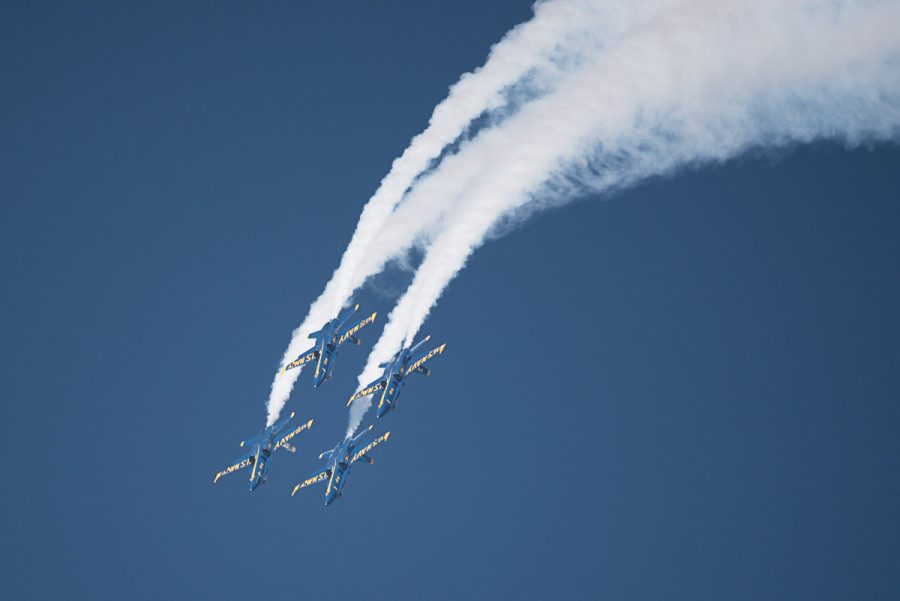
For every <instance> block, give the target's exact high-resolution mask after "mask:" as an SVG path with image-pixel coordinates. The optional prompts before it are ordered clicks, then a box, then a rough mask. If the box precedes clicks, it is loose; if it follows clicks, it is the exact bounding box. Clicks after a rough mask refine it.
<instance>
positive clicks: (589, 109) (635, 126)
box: [349, 0, 900, 431]
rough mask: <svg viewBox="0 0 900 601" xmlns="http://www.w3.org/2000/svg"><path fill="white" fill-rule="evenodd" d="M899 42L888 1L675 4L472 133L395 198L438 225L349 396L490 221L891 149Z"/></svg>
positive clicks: (400, 340)
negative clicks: (804, 156) (688, 175)
mask: <svg viewBox="0 0 900 601" xmlns="http://www.w3.org/2000/svg"><path fill="white" fill-rule="evenodd" d="M898 27H900V5H898V3H896V2H865V1H860V2H827V3H824V2H809V1H803V2H801V1H797V2H775V1H766V0H762V1H756V2H738V1H735V0H733V1H727V0H719V1H716V2H712V1H695V2H684V3H682V4H681V5H680V6H679V7H677V8H676V9H674V10H672V11H668V12H666V13H664V14H662V15H660V16H658V17H657V18H655V19H654V20H652V21H651V22H649V23H647V24H646V26H645V27H643V28H641V29H640V30H639V31H636V32H635V33H634V35H633V36H630V37H628V38H627V39H623V40H622V41H621V43H620V44H619V45H618V47H617V48H616V49H615V50H614V51H606V52H604V54H603V56H602V57H600V58H599V59H598V60H596V61H594V62H593V63H592V64H590V65H589V66H588V67H586V68H584V69H582V70H581V71H579V72H577V73H576V74H574V75H572V76H571V77H570V78H569V80H568V81H566V82H564V83H563V84H561V85H560V86H558V88H557V89H556V90H555V91H554V92H552V93H551V94H549V95H548V96H545V97H542V98H540V99H536V100H534V101H532V102H531V103H529V104H528V105H526V106H525V107H524V108H522V109H521V110H520V111H519V112H518V113H517V114H516V115H514V116H513V117H511V118H509V119H508V120H507V121H505V122H504V123H503V124H502V125H500V126H499V127H497V128H494V129H490V130H487V131H484V132H482V133H481V134H480V135H479V136H478V137H477V138H476V139H474V140H473V141H472V142H471V143H469V144H466V145H464V147H463V148H461V149H460V151H459V153H458V154H457V155H455V156H452V157H448V158H447V159H445V160H444V161H443V162H442V163H441V165H440V166H439V167H438V169H436V170H435V171H434V172H433V173H432V174H430V175H429V176H428V177H427V178H424V179H423V180H421V181H419V182H418V183H417V184H416V186H415V187H414V188H413V189H412V191H411V192H410V194H409V197H408V199H407V201H406V203H407V204H408V205H412V204H414V203H417V202H424V201H421V200H418V199H417V197H418V196H419V195H421V194H423V193H425V192H426V191H427V194H428V195H429V200H428V202H429V203H432V204H436V205H442V206H450V207H453V210H452V212H449V213H447V214H446V215H444V217H443V219H442V221H441V222H440V224H439V227H437V228H435V229H434V230H433V231H432V232H431V238H430V239H429V240H428V241H426V245H427V252H426V255H425V258H424V260H423V262H422V264H421V266H420V267H419V270H418V271H417V273H416V276H415V278H414V280H413V282H412V284H411V285H410V287H409V289H408V290H407V292H406V293H405V294H404V296H403V297H402V298H401V299H400V301H399V302H398V304H397V306H396V307H395V308H394V310H393V311H392V312H391V315H390V317H389V323H388V325H387V326H386V328H385V331H384V333H383V335H382V337H381V339H380V340H379V341H378V343H377V344H376V345H375V348H374V349H373V351H372V353H371V354H370V356H369V360H368V362H367V366H366V368H365V370H364V371H363V373H362V374H361V375H360V380H359V381H360V384H363V383H367V382H368V381H369V380H371V379H372V378H374V377H376V376H377V375H378V372H379V370H378V368H377V367H376V366H377V365H378V363H380V362H382V361H384V360H386V359H387V358H389V357H390V356H391V355H393V353H394V352H396V350H397V349H399V348H400V347H401V346H402V345H403V344H404V343H408V342H409V341H411V340H412V338H413V337H414V336H415V334H416V332H417V331H418V329H419V328H420V326H421V324H422V323H423V322H424V320H425V318H426V317H427V314H428V312H429V310H430V309H431V307H432V306H433V305H434V303H435V302H436V301H437V299H438V298H439V297H440V295H441V293H442V291H443V290H444V288H445V287H446V285H447V284H448V283H449V281H450V280H451V279H452V278H453V277H454V276H455V275H456V273H458V272H459V270H460V269H461V268H462V267H463V266H464V264H465V262H466V260H467V259H468V257H469V256H470V254H471V253H472V252H473V251H474V250H475V249H476V248H477V247H478V246H480V245H481V244H483V243H484V241H485V239H486V237H487V236H488V234H489V233H490V231H491V228H492V227H494V226H495V225H496V224H497V223H498V220H501V219H521V218H523V217H524V216H525V215H527V214H528V213H529V212H530V211H532V210H535V209H536V208H540V207H541V206H544V205H546V204H548V203H559V202H562V201H565V200H567V199H569V198H570V197H571V196H572V195H573V193H574V192H576V191H577V190H578V189H582V188H583V187H584V186H588V187H590V188H592V189H594V190H595V191H598V192H603V191H609V190H611V189H615V188H617V187H621V186H624V185H628V184H630V183H633V182H636V181H640V180H641V179H643V178H646V177H648V176H651V175H655V174H660V173H664V172H666V171H670V170H672V169H675V168H677V167H679V166H683V165H690V164H696V163H700V162H708V161H721V160H726V159H728V158H730V157H733V156H735V155H737V154H739V153H740V152H742V151H745V150H746V149H748V148H751V147H771V146H776V145H784V144H789V143H792V142H806V141H810V140H814V139H819V138H832V139H843V140H845V141H846V142H847V143H848V144H855V143H859V142H861V141H864V140H869V139H896V137H897V135H898V131H900V38H898V36H897V35H896V32H897V31H898ZM598 165H599V166H600V168H599V170H598ZM573 181H574V182H576V185H575V186H574V188H573V186H572V185H571V183H570V182H573ZM460 182H461V183H462V185H460V184H459V183H460ZM401 208H403V207H401ZM358 404H359V407H354V408H353V410H352V411H351V417H350V424H349V430H350V431H353V430H355V428H356V425H357V424H358V420H359V419H361V416H362V413H363V412H364V409H365V404H364V403H362V402H358Z"/></svg>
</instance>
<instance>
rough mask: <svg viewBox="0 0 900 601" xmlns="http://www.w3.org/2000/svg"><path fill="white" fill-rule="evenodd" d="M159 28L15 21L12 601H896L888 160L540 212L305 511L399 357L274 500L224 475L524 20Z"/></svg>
mask: <svg viewBox="0 0 900 601" xmlns="http://www.w3.org/2000/svg"><path fill="white" fill-rule="evenodd" d="M142 4H143V5H142V6H138V5H137V4H131V3H106V4H105V5H104V4H97V5H93V6H91V5H84V6H79V7H75V6H73V5H72V4H67V5H66V4H63V5H57V4H56V3H31V2H28V3H19V4H18V5H12V4H11V3H6V4H5V5H4V6H3V7H2V8H0V45H2V52H0V70H2V74H3V93H2V94H0V109H2V110H0V126H2V144H0V185H2V188H0V191H2V202H0V290H2V297H0V298H2V313H0V327H2V330H0V336H2V340H3V344H2V350H0V353H2V360H0V370H2V371H0V375H2V377H0V386H2V389H0V392H2V403H0V408H2V419H0V435H2V437H3V440H4V442H5V445H4V446H5V448H6V456H5V460H4V461H3V462H2V465H3V468H2V469H3V476H4V477H3V481H4V493H3V495H2V496H0V499H2V500H0V508H2V516H3V519H2V526H0V528H2V532H0V552H2V563H0V575H2V578H0V580H2V582H0V591H2V594H0V596H2V597H4V598H8V599H20V598H21V599H47V598H67V599H160V598H165V599H243V598H253V597H256V596H262V597H267V596H274V597H285V598H287V597H292V598H293V597H297V598H369V599H387V598H391V599H459V598H512V599H552V598H563V597H565V598H570V599H599V598H606V599H666V600H680V599H684V600H691V601H696V600H698V599H709V600H716V601H722V600H729V601H730V600H738V599H747V600H759V599H785V600H788V599H790V600H792V601H794V600H798V599H810V600H812V599H815V600H823V599H835V600H842V601H845V600H847V599H885V600H887V599H897V598H898V597H900V570H898V569H897V566H898V565H900V520H898V519H897V518H898V502H900V436H898V428H900V403H898V399H900V374H898V364H900V316H898V310H897V307H898V306H900V277H898V266H900V240H898V236H897V230H898V225H900V208H898V206H897V200H898V198H900V149H898V148H897V147H894V146H875V147H871V148H861V149H855V150H847V149H845V148H843V147H842V146H840V145H837V144H830V143H825V144H817V145H815V146H812V147H799V148H791V149H788V150H785V151H780V152H778V153H777V154H775V155H773V154H770V153H766V154H756V155H754V156H748V157H747V156H745V157H743V158H740V159H738V160H736V161H733V162H730V163H728V164H725V165H719V166H709V167H705V168H701V169H696V170H693V171H690V172H680V173H678V174H676V175H675V176H673V177H669V178H665V179H658V180H654V181H651V182H647V183H645V184H643V185H641V186H640V187H638V188H636V189H633V190H630V191H627V192H625V193H620V194H617V195H615V196H614V197H611V198H604V199H584V200H582V201H580V202H578V203H574V204H571V205H569V206H567V207H565V208H562V209H557V210H553V211H550V212H547V213H544V214H541V215H538V216H537V217H536V218H535V219H533V220H531V221H530V222H528V223H527V224H526V225H525V226H523V227H521V228H519V229H517V230H516V231H514V232H512V233H510V234H509V235H507V236H506V237H504V238H502V239H500V240H496V241H493V242H490V243H489V244H488V245H487V246H485V247H484V248H483V249H481V250H480V251H478V252H477V253H476V254H475V256H474V257H473V259H472V261H471V262H470V264H469V265H468V267H467V268H466V270H465V271H464V272H463V273H462V274H461V276H460V277H459V278H458V279H457V280H455V281H454V282H453V283H452V284H451V286H450V288H449V289H448V290H447V293H446V294H445V296H444V297H443V299H442V300H441V302H440V304H439V305H438V307H437V308H436V310H435V311H434V312H433V314H432V316H431V318H430V319H429V321H428V322H427V324H426V326H425V330H424V331H425V332H430V333H431V334H432V335H433V336H434V338H435V339H436V340H438V341H446V342H447V343H448V345H447V350H446V352H445V353H444V355H443V356H441V357H440V358H439V359H437V360H435V361H434V362H433V366H432V367H433V372H434V373H433V374H432V376H431V377H430V378H428V379H425V378H419V379H417V380H415V381H414V382H413V383H411V384H410V385H408V386H407V387H406V388H405V390H404V393H403V396H402V398H401V404H400V408H399V409H398V410H397V411H396V412H394V413H393V414H391V415H389V416H388V417H385V418H383V419H381V420H378V423H377V424H376V427H377V430H378V431H383V430H386V429H390V430H391V432H392V436H391V439H390V442H389V443H388V444H387V445H385V446H384V447H381V448H379V449H378V450H377V451H376V453H375V454H376V464H375V465H374V466H371V467H370V466H367V465H358V466H356V467H355V469H354V470H353V473H352V475H351V477H350V481H349V485H348V488H347V493H346V495H345V497H344V498H343V499H341V500H340V501H339V502H338V503H336V504H335V505H333V506H331V507H328V508H327V509H326V508H324V507H323V506H322V505H323V500H324V499H323V496H322V493H323V491H322V490H320V489H313V490H309V491H302V492H303V493H305V494H298V496H295V497H293V498H292V497H291V496H290V492H291V489H292V488H293V486H294V484H295V483H296V482H298V481H300V480H302V479H303V478H305V477H306V476H307V475H308V474H309V473H310V472H312V471H314V470H315V469H318V467H319V465H320V463H319V461H318V460H317V459H316V455H317V454H318V453H319V452H321V451H322V450H324V449H327V448H330V447H331V446H333V445H334V443H336V442H337V441H338V440H339V439H340V438H341V437H342V436H343V433H344V430H345V428H346V419H347V418H346V410H345V408H344V403H343V401H344V399H346V397H347V396H348V395H349V394H350V393H352V392H353V390H354V387H355V384H356V375H357V373H358V372H359V370H360V369H361V367H362V365H363V363H364V361H365V357H366V354H367V352H368V350H369V348H370V346H371V344H372V343H373V342H374V340H375V338H376V337H377V334H378V333H379V331H380V326H376V327H375V328H372V329H368V330H367V331H365V333H364V342H363V346H362V348H359V349H357V348H350V349H348V350H346V351H344V352H343V353H342V354H341V355H340V357H339V361H338V364H337V369H336V373H335V379H334V381H332V382H330V383H328V384H327V385H326V386H324V387H322V388H321V389H319V390H313V388H312V384H311V381H310V374H304V375H303V376H302V377H301V380H300V382H299V383H298V385H297V387H296V388H295V390H294V394H293V396H292V397H291V399H290V401H289V403H288V406H287V410H293V411H296V412H297V414H298V417H300V418H303V419H306V418H308V417H313V418H315V420H316V421H315V425H314V427H313V429H312V431H311V432H309V433H304V434H302V435H301V437H299V438H298V439H297V445H296V446H297V448H298V453H297V454H296V455H289V454H279V456H276V457H275V460H274V461H273V463H272V471H271V474H270V478H269V482H268V483H267V484H266V485H265V486H264V487H262V488H261V489H260V490H259V491H257V492H255V493H253V494H252V495H251V494H248V492H247V488H248V482H247V481H246V478H245V477H244V476H231V477H230V478H228V479H226V480H224V481H221V482H220V483H219V484H218V485H216V486H213V484H212V479H213V476H214V474H215V472H216V470H217V469H220V468H221V467H223V466H225V465H227V464H228V462H229V461H230V460H231V459H233V458H234V457H237V456H238V455H239V451H240V449H239V448H238V443H239V441H240V440H242V439H243V438H246V437H248V436H251V435H253V434H255V433H256V432H257V431H258V430H259V428H260V427H261V426H262V425H263V422H264V420H265V407H264V403H265V399H266V397H267V394H268V387H269V384H270V382H271V378H272V375H273V372H274V370H275V367H276V364H277V361H278V360H279V359H280V357H281V354H282V352H283V350H284V348H285V346H286V345H287V342H288V340H289V336H290V332H291V330H292V329H293V328H294V327H296V325H297V324H299V322H300V320H301V319H302V318H303V316H304V315H305V314H306V311H307V308H308V306H309V303H310V302H311V301H312V300H313V299H314V298H315V297H316V296H317V295H318V294H319V292H320V291H321V289H322V287H323V285H324V283H325V282H326V281H327V279H328V278H329V276H330V275H331V272H332V271H333V270H334V268H335V267H336V266H337V264H338V260H339V258H340V254H341V252H342V251H343V249H344V247H345V246H346V243H347V242H348V240H349V238H350V235H351V233H352V231H353V228H354V226H355V224H356V220H357V217H358V216H359V212H360V210H361V208H362V205H363V203H364V202H365V200H366V199H368V197H369V196H370V195H371V193H372V192H373V191H374V190H375V188H376V187H377V184H378V182H379V181H380V179H381V177H382V176H383V175H384V174H385V173H386V172H387V170H388V168H389V166H390V164H391V161H392V160H393V159H394V157H395V156H397V155H398V154H399V153H400V152H401V151H402V150H403V148H404V147H405V146H406V144H407V142H408V140H409V139H410V138H411V137H412V136H413V135H415V134H416V133H417V132H419V131H420V130H421V129H422V128H423V127H424V126H425V124H426V122H427V119H428V116H429V115H430V113H431V110H432V108H433V107H434V105H435V104H436V103H437V102H438V101H439V100H441V99H442V98H443V97H444V95H445V94H446V91H447V88H448V86H449V85H450V84H452V83H453V82H454V81H456V79H457V78H458V76H459V75H460V74H461V73H463V72H465V71H469V70H471V69H473V68H475V67H476V66H478V65H479V64H481V62H482V61H483V60H484V58H485V56H486V54H487V51H488V48H489V46H490V45H491V44H492V43H494V42H496V41H498V40H499V39H500V38H501V36H502V35H503V33H504V32H506V31H507V30H508V29H509V28H510V27H512V26H513V25H515V24H516V23H519V22H521V21H524V20H526V19H527V18H529V16H530V14H531V9H530V2H527V1H518V2H511V1H510V2H490V3H487V2H461V1H459V0H454V1H453V2H428V3H422V2H378V3H368V2H359V3H350V2H325V3H293V4H282V3H271V2H268V3H251V2H208V3H203V2H192V3H189V5H187V6H186V5H185V4H184V3H171V4H167V3H149V4H148V3H142ZM408 278H409V275H408V274H403V273H392V274H390V275H388V276H386V277H382V278H379V279H378V280H377V282H376V284H375V285H371V286H368V287H367V288H366V289H365V290H363V291H362V292H361V293H360V294H359V295H358V298H357V300H358V301H359V302H361V303H362V305H363V308H364V309H365V310H370V309H371V310H378V311H379V312H380V315H381V316H384V315H386V314H387V312H388V311H389V309H390V307H391V306H392V305H391V300H392V298H393V295H395V294H397V293H399V292H401V291H402V290H403V287H404V286H405V283H406V282H407V281H408ZM382 323H383V322H382ZM370 417H371V416H370Z"/></svg>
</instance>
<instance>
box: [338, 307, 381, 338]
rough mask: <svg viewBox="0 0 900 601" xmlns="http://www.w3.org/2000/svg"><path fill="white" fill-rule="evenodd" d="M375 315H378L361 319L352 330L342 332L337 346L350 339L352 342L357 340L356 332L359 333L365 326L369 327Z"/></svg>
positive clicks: (373, 314)
mask: <svg viewBox="0 0 900 601" xmlns="http://www.w3.org/2000/svg"><path fill="white" fill-rule="evenodd" d="M376 315H378V313H372V314H371V315H369V316H368V317H366V318H365V319H363V320H362V321H361V322H359V323H358V324H356V325H355V326H353V327H352V328H350V329H348V330H346V331H344V333H343V334H341V337H340V338H339V339H338V346H341V345H342V344H344V343H345V342H347V341H348V340H350V339H351V338H352V339H353V340H357V338H356V334H357V332H359V331H360V330H361V329H363V328H364V327H365V326H367V325H369V324H370V323H373V322H374V321H375V316H376Z"/></svg>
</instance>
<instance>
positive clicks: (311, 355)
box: [281, 348, 319, 373]
mask: <svg viewBox="0 0 900 601" xmlns="http://www.w3.org/2000/svg"><path fill="white" fill-rule="evenodd" d="M318 357H319V349H317V348H311V349H309V350H308V351H306V352H305V353H303V354H302V355H300V356H299V357H297V358H296V359H295V360H294V361H292V362H290V363H288V364H287V365H285V366H284V367H282V368H281V373H284V372H286V371H287V370H289V369H294V368H295V367H300V366H301V365H305V364H306V363H310V362H312V361H315V360H316V359H318Z"/></svg>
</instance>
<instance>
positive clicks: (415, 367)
mask: <svg viewBox="0 0 900 601" xmlns="http://www.w3.org/2000/svg"><path fill="white" fill-rule="evenodd" d="M445 346H447V343H446V342H445V343H444V344H442V345H441V346H438V347H435V348H433V349H431V350H430V351H428V352H427V353H425V354H424V355H422V357H421V358H420V359H418V360H416V362H415V363H413V364H412V365H410V366H409V367H407V368H406V372H405V373H404V374H403V376H404V377H406V376H408V375H409V374H411V373H413V372H414V371H417V370H419V369H420V368H421V367H422V366H423V365H425V362H426V361H428V360H429V359H432V358H434V357H437V356H438V355H440V354H441V353H443V352H444V347H445Z"/></svg>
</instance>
